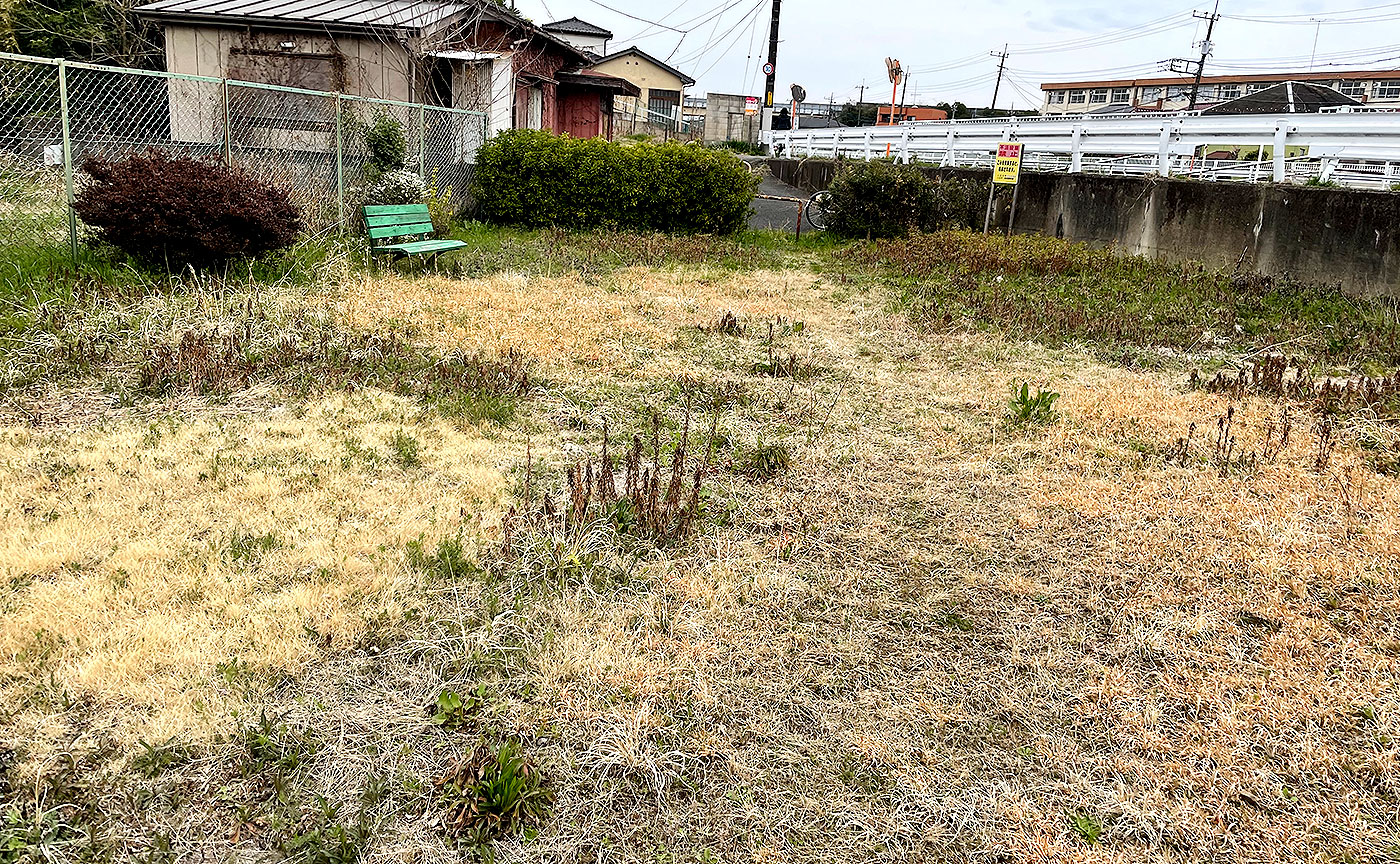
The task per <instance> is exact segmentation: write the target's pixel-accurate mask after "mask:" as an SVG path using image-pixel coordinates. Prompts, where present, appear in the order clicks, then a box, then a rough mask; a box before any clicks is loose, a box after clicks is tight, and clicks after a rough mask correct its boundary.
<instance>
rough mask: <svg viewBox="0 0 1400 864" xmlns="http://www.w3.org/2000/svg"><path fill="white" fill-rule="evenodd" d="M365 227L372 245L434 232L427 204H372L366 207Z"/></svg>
mask: <svg viewBox="0 0 1400 864" xmlns="http://www.w3.org/2000/svg"><path fill="white" fill-rule="evenodd" d="M365 228H366V229H368V231H369V242H370V245H378V241H380V240H391V241H392V240H398V239H400V238H403V237H417V236H422V235H425V234H431V233H433V217H432V216H430V215H429V214H428V205H427V204H370V205H367V206H366V207H365Z"/></svg>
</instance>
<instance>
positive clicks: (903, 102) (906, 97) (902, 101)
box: [899, 75, 909, 117]
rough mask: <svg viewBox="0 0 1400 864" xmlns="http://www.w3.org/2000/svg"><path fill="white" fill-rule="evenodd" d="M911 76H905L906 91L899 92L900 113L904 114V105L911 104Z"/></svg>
mask: <svg viewBox="0 0 1400 864" xmlns="http://www.w3.org/2000/svg"><path fill="white" fill-rule="evenodd" d="M908 100H909V76H908V75H905V76H904V92H903V93H901V94H899V114H900V116H901V117H902V116H904V106H905V105H907V104H909V101H908Z"/></svg>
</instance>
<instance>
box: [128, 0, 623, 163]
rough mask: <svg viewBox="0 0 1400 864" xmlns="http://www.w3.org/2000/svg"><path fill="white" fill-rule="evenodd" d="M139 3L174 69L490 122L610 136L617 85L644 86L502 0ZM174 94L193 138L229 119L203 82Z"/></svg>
mask: <svg viewBox="0 0 1400 864" xmlns="http://www.w3.org/2000/svg"><path fill="white" fill-rule="evenodd" d="M137 12H138V13H139V14H141V15H144V16H146V17H148V18H151V19H153V20H155V21H157V22H158V23H159V24H160V25H161V26H162V27H163V29H164V31H165V46H166V65H167V69H168V70H169V71H171V72H178V73H185V74H191V75H203V76H210V77H215V78H231V79H237V80H244V81H253V82H258V83H264V84H277V85H283V86H288V87H300V88H306V89H311V90H326V91H336V92H341V93H347V94H351V95H357V96H369V97H373V98H379V99H394V100H399V101H404V102H417V103H423V104H427V105H439V106H443V107H449V108H466V109H472V110H478V111H482V112H485V113H486V114H487V117H488V121H487V124H488V125H487V134H494V133H496V132H499V131H500V130H502V129H510V128H528V129H550V130H554V131H556V132H569V133H571V134H573V135H576V136H586V137H593V136H598V135H603V136H610V135H611V134H612V111H613V99H614V97H615V96H617V95H623V96H634V95H636V91H637V88H635V87H633V86H631V85H629V84H627V82H626V81H623V80H619V79H617V78H614V77H612V76H608V75H606V74H600V73H598V72H595V71H591V70H588V69H587V66H588V65H589V63H590V62H591V58H590V56H589V55H588V54H586V53H585V52H584V51H582V50H580V49H578V48H576V47H574V46H573V45H571V44H569V43H568V42H566V41H564V40H562V39H560V38H558V37H557V36H554V35H552V34H550V33H548V32H546V31H545V30H543V29H541V28H539V27H536V26H534V25H533V24H531V23H529V22H528V21H526V20H525V19H524V18H522V17H520V16H519V15H517V14H516V13H515V12H513V11H512V10H510V9H509V8H507V7H505V6H502V5H500V4H498V3H494V2H491V0H383V2H375V3H363V2H358V0H289V2H276V3H273V2H265V0H157V2H155V3H150V4H148V5H145V6H141V7H139V8H138V9H137ZM279 98H281V99H282V100H283V101H284V102H289V101H292V100H294V99H295V97H294V95H293V94H283V95H282V96H281V97H279ZM247 101H250V102H251V101H253V100H247ZM174 102H178V103H180V104H179V106H178V108H179V110H178V111H177V110H174V109H175V108H176V107H177V106H175V105H172V115H173V118H174V119H173V120H172V122H173V124H174V125H175V126H176V127H182V128H178V129H177V131H179V132H183V133H185V134H184V136H183V137H186V138H187V140H199V139H198V138H191V137H190V135H192V134H194V133H195V132H197V131H199V130H203V129H209V128H211V127H212V126H214V125H216V124H217V123H218V118H217V117H215V116H213V115H214V114H215V113H217V112H218V111H220V110H221V109H220V108H219V106H220V105H221V104H222V103H221V102H220V100H219V97H218V94H214V93H212V92H210V91H209V90H208V88H207V87H205V88H202V87H200V86H198V84H197V82H187V86H184V88H183V92H181V93H176V92H172V103H174ZM308 105H309V103H308ZM230 110H231V111H238V110H242V109H241V108H240V106H238V105H231V107H230ZM281 113H283V114H285V113H288V112H287V111H285V110H284V111H282V112H281Z"/></svg>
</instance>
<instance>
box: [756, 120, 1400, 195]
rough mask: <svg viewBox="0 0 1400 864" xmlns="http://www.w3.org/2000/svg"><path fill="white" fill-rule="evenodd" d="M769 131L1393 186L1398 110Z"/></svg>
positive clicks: (974, 157) (979, 156)
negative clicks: (1012, 147) (1016, 148)
mask: <svg viewBox="0 0 1400 864" xmlns="http://www.w3.org/2000/svg"><path fill="white" fill-rule="evenodd" d="M771 134H772V138H771V143H772V145H773V147H774V148H775V150H776V151H780V152H782V153H784V154H785V155H790V156H816V157H827V158H832V157H836V156H842V157H850V158H855V159H867V160H868V159H882V158H895V159H899V160H901V161H905V162H909V161H919V162H928V163H933V164H936V165H946V166H950V167H951V166H958V167H979V168H987V167H990V166H991V164H992V161H993V157H994V154H995V153H996V145H997V144H998V143H1000V142H1003V141H1019V142H1022V143H1024V144H1025V145H1026V150H1025V153H1026V155H1025V161H1024V163H1023V164H1024V165H1025V167H1026V169H1027V170H1031V171H1055V172H1068V173H1081V172H1082V173H1093V174H1136V175H1160V176H1164V177H1165V176H1173V177H1193V178H1197V179H1201V180H1234V181H1244V182H1272V183H1305V182H1308V181H1314V182H1331V183H1336V184H1337V185H1341V186H1352V187H1356V188H1363V189H1385V190H1389V189H1392V188H1394V187H1396V186H1397V184H1400V114H1370V113H1357V114H1255V115H1222V116H1202V115H1197V114H1175V115H1152V116H1142V115H1138V116H1121V115H1115V116H1107V117H1092V116H1090V117H1076V118H1066V117H1013V118H1004V119H988V120H951V121H936V122H921V123H905V124H902V125H899V126H866V127H860V128H852V129H814V130H811V131H805V132H804V131H802V130H801V129H799V130H797V131H795V132H773V133H771Z"/></svg>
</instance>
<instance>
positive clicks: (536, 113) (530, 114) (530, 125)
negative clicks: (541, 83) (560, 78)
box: [525, 87, 544, 129]
mask: <svg viewBox="0 0 1400 864" xmlns="http://www.w3.org/2000/svg"><path fill="white" fill-rule="evenodd" d="M525 116H526V120H525V126H526V128H527V129H543V128H544V91H543V90H541V89H540V88H539V87H531V88H530V100H529V104H528V106H527V111H526V115H525Z"/></svg>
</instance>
